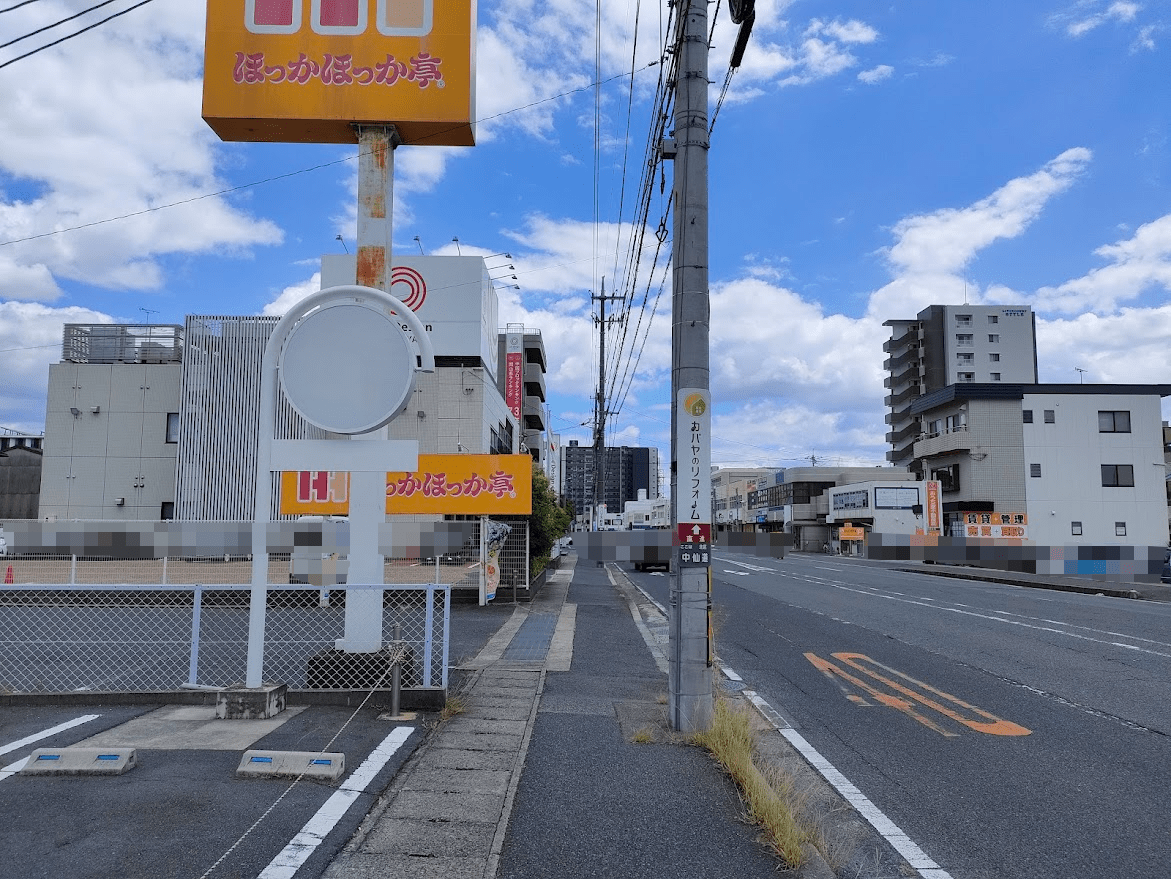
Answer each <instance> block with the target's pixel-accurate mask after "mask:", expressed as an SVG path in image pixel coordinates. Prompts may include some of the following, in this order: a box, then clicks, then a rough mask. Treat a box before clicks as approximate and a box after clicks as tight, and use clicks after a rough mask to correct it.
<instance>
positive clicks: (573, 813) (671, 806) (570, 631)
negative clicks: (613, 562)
mask: <svg viewBox="0 0 1171 879" xmlns="http://www.w3.org/2000/svg"><path fill="white" fill-rule="evenodd" d="M575 560H576V556H574V555H571V556H569V557H568V558H567V559H566V562H567V564H566V567H564V568H563V569H561V570H559V571H557V572H556V573H554V574H553V575H552V576H550V578H549V582H548V583H547V584H546V586H545V588H544V589H543V590H542V591H541V593H540V594H539V595H538V596H537V597H536V598H535V599H534V600H533V602H532V603H531V604H530V605H527V606H525V605H522V606H518V608H517V610H516V612H515V613H514V614H513V616H512V618H511V619H510V620H509V621H508V623H506V624H505V625H504V626H503V627H501V629H500V630H499V631H498V632H497V634H496V635H495V636H493V638H492V639H491V640H490V641H489V642H488V644H487V645H486V646H485V647H484V649H483V650H482V651H481V652H480V654H479V655H478V656H477V657H476V658H475V660H473V661H472V662H471V663H469V667H470V669H471V671H470V679H469V681H468V685H467V686H466V687H464V688H463V690H462V691H461V692H460V693H458V694H456V695H457V696H458V698H459V699H460V701H461V703H462V705H463V706H464V710H463V712H462V713H461V714H459V715H457V716H455V717H453V718H451V719H450V720H448V721H446V722H444V723H443V724H442V725H441V726H440V727H439V728H438V729H437V730H436V731H435V732H434V733H433V734H432V736H431V737H430V739H429V740H428V742H427V743H426V744H424V745H423V746H421V747H420V748H419V750H418V751H417V752H416V754H415V756H414V757H412V759H411V761H410V762H409V763H408V765H407V766H405V767H404V768H403V770H402V772H400V773H399V776H398V778H396V780H395V782H394V784H393V785H392V786H391V789H390V790H389V791H388V792H387V794H386V795H385V796H384V797H383V798H382V800H381V801H380V803H379V805H378V806H377V807H376V808H375V809H374V810H373V811H372V812H371V813H370V815H369V816H368V817H367V819H366V821H364V822H363V825H362V827H361V828H360V829H359V831H358V833H357V834H356V835H355V837H354V839H353V840H351V842H350V843H349V845H347V847H346V848H345V849H344V850H343V851H342V852H341V853H340V854H339V855H338V857H337V858H336V859H335V860H334V862H333V863H332V864H331V865H330V867H329V869H328V870H327V871H326V872H325V874H324V875H325V877H326V879H367V877H369V879H373V877H380V879H398V877H402V879H406V877H411V879H431V877H437V879H438V877H443V879H465V877H467V879H472V877H475V879H495V877H497V876H499V877H510V879H512V877H516V879H519V877H537V876H557V877H559V879H561V877H564V879H573V877H587V876H588V877H631V876H637V877H640V879H653V877H662V879H687V877H695V879H699V877H717V876H737V877H753V876H760V877H769V876H773V875H775V874H776V872H777V867H778V864H779V861H778V860H777V859H776V858H775V857H774V856H773V855H772V854H771V853H770V852H769V851H768V850H767V849H766V848H765V847H764V846H762V845H761V844H760V843H758V842H756V839H755V837H756V831H755V830H754V828H753V827H751V826H750V825H748V824H747V823H745V822H744V820H743V817H742V816H743V807H742V805H741V803H740V800H739V798H738V796H737V793H736V790H735V788H734V786H733V785H732V783H731V782H730V781H729V780H728V779H727V778H726V777H725V776H724V774H723V773H722V772H721V770H720V769H719V768H718V767H717V766H716V764H715V763H714V762H713V761H712V760H711V759H710V758H709V756H708V755H707V753H706V752H705V751H703V750H702V749H700V748H697V747H692V746H689V745H686V744H683V743H680V742H679V741H677V740H676V737H675V736H673V734H672V733H671V732H670V731H669V729H668V728H667V724H666V693H667V677H666V674H665V673H664V671H662V670H661V668H660V665H661V664H662V660H661V658H660V659H658V660H656V658H655V657H654V656H653V655H652V653H651V651H650V650H649V649H648V643H653V641H654V636H653V635H652V634H651V633H650V632H649V631H648V630H647V628H646V626H645V625H643V624H642V620H641V618H638V617H639V612H638V610H637V609H636V608H634V607H633V606H632V602H630V601H628V600H627V598H625V597H624V596H623V594H621V593H620V591H619V589H617V588H616V587H615V585H614V584H613V583H612V582H611V579H610V576H609V575H608V573H607V571H606V569H605V568H601V567H597V566H595V565H593V564H592V563H589V562H584V561H583V562H582V563H581V564H578V565H576V566H575V565H574V562H575ZM624 588H625V587H624ZM636 618H638V623H637V624H636ZM644 633H645V634H644ZM636 739H638V740H639V741H637V742H636V741H635V740H636Z"/></svg>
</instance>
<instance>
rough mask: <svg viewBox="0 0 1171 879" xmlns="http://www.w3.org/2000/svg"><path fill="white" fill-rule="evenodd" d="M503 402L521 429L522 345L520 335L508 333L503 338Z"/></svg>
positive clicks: (522, 396)
mask: <svg viewBox="0 0 1171 879" xmlns="http://www.w3.org/2000/svg"><path fill="white" fill-rule="evenodd" d="M505 338H506V340H507V341H506V348H505V353H504V402H505V403H506V404H507V405H508V409H509V411H510V412H512V414H513V416H514V417H515V418H516V423H517V424H518V425H520V426H521V427H522V428H523V427H524V424H523V423H522V421H521V416H520V410H521V404H522V402H523V401H524V345H523V343H522V341H521V334H520V333H513V332H510V333H508V335H507V336H506V337H505Z"/></svg>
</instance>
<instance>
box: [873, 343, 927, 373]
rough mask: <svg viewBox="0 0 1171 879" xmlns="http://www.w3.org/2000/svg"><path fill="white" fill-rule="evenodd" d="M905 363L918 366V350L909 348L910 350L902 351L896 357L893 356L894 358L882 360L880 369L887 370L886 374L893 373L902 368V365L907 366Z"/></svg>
mask: <svg viewBox="0 0 1171 879" xmlns="http://www.w3.org/2000/svg"><path fill="white" fill-rule="evenodd" d="M907 363H913V364H916V365H918V363H919V349H918V348H910V349H908V350H906V351H904V352H903V353H902V354H898V355H895V356H894V357H888V358H886V360H884V361H883V363H882V368H883V369H885V370H887V371H888V372H895V371H897V370H898V368H899V367H900V366H903V365H904V364H907Z"/></svg>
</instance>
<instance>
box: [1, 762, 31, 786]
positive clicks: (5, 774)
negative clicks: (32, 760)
mask: <svg viewBox="0 0 1171 879" xmlns="http://www.w3.org/2000/svg"><path fill="white" fill-rule="evenodd" d="M27 762H28V757H21V758H20V759H19V760H17V761H16V762H15V763H9V764H8V765H7V766H5V767H4V768H3V769H0V781H3V780H4V779H6V778H12V776H14V775H16V773H18V772H20V770H22V769H24V764H25V763H27Z"/></svg>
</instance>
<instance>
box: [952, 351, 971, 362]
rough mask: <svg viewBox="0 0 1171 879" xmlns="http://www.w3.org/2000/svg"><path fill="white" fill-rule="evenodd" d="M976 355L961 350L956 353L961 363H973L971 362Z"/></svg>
mask: <svg viewBox="0 0 1171 879" xmlns="http://www.w3.org/2000/svg"><path fill="white" fill-rule="evenodd" d="M975 356H976V355H975V354H972V353H971V352H968V353H966V354H965V353H963V352H960V353H959V354H956V360H958V361H959V362H960V363H961V364H963V363H971V362H972V359H973V358H974V357H975Z"/></svg>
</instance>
